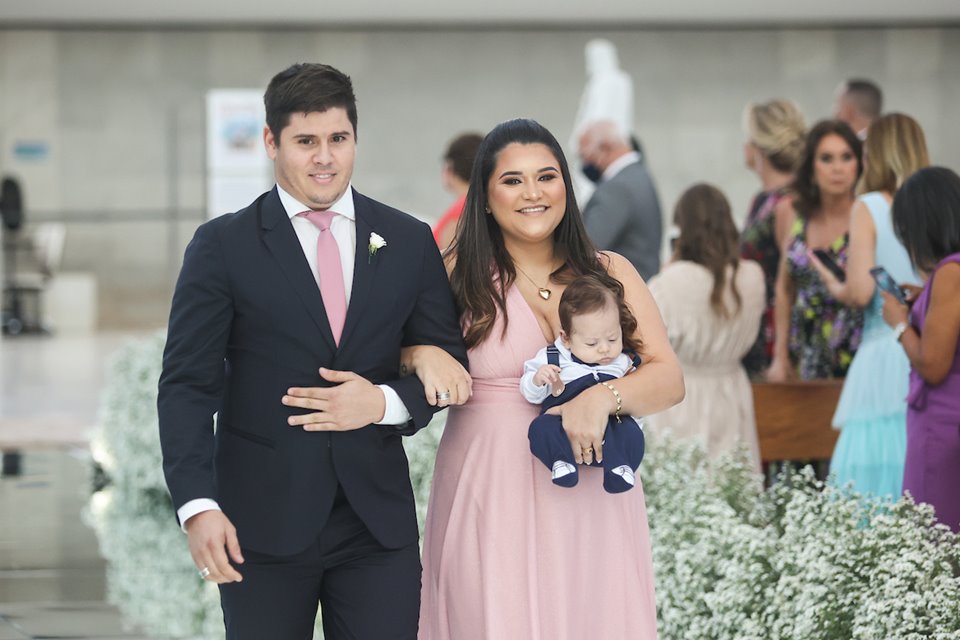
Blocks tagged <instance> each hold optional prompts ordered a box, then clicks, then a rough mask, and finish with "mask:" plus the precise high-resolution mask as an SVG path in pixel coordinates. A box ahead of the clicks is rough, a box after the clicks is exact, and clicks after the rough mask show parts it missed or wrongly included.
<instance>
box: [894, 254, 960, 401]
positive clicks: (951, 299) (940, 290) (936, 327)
mask: <svg viewBox="0 0 960 640" xmlns="http://www.w3.org/2000/svg"><path fill="white" fill-rule="evenodd" d="M932 286H933V289H932V290H931V291H930V307H929V308H928V310H927V317H926V322H924V324H923V335H922V336H921V335H918V334H917V332H916V330H915V329H914V328H913V327H908V328H907V330H906V331H904V332H903V335H902V336H901V338H900V342H901V344H902V345H903V349H904V351H906V353H907V358H909V359H910V365H911V366H912V367H913V369H914V370H915V371H916V372H917V373H918V374H920V377H921V378H923V379H924V380H925V381H926V382H928V383H929V384H931V385H937V384H940V383H941V382H943V381H944V380H945V379H946V377H947V374H949V373H950V369H951V368H952V367H953V359H954V356H955V355H956V353H957V340H958V338H960V265H958V264H956V263H952V264H946V265H944V266H943V267H941V268H940V269H939V270H938V271H937V273H936V274H935V276H934V279H933V285H932ZM883 298H884V305H883V319H884V320H886V321H887V324H889V325H890V326H896V325H897V324H899V323H900V322H907V313H908V312H907V307H906V306H904V305H902V304H900V303H899V302H898V301H897V300H896V299H895V298H894V297H893V296H891V295H890V294H888V293H887V292H883Z"/></svg>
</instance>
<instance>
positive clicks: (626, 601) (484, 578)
mask: <svg viewBox="0 0 960 640" xmlns="http://www.w3.org/2000/svg"><path fill="white" fill-rule="evenodd" d="M507 313H508V316H509V318H510V322H509V324H508V331H507V333H506V335H505V336H502V338H501V325H500V324H499V323H498V326H496V327H495V328H494V331H493V333H492V334H491V336H490V338H488V339H487V340H486V342H484V343H483V344H482V345H480V346H479V347H477V348H475V349H473V350H472V351H471V352H470V368H471V373H472V375H473V378H474V388H473V389H474V393H473V397H472V398H471V399H470V401H469V402H468V403H467V404H465V405H464V406H462V407H453V408H451V409H450V415H449V417H448V419H447V426H446V430H445V431H444V434H443V438H442V440H441V442H440V447H439V450H438V452H437V462H436V468H435V470H434V477H433V492H432V494H431V497H430V505H429V510H428V512H427V522H426V529H425V534H424V548H423V592H422V604H421V610H420V634H419V638H420V640H474V639H476V640H480V639H484V640H515V639H516V640H528V639H529V640H538V639H540V638H543V639H544V640H546V639H550V640H567V639H569V640H573V639H581V638H610V639H616V640H621V639H626V638H636V639H638V640H647V639H654V638H656V637H657V630H656V605H655V601H654V586H653V566H652V561H651V552H650V537H649V532H648V528H647V512H646V505H645V503H644V498H643V487H642V485H641V484H639V477H638V484H637V486H636V487H634V488H633V489H631V490H629V491H626V492H624V493H620V494H609V493H606V492H605V491H604V490H603V487H602V483H603V471H602V469H599V468H592V467H591V468H587V467H581V468H580V482H579V484H578V485H577V486H576V487H573V488H562V487H558V486H556V485H554V484H553V483H552V482H551V481H550V471H549V470H548V469H547V468H546V467H545V466H543V464H541V463H540V462H539V461H538V460H537V459H536V458H534V457H533V455H532V454H531V453H530V446H529V442H528V440H527V427H528V426H529V424H530V421H531V420H532V419H533V418H534V417H535V416H536V415H537V413H538V409H537V407H535V406H534V405H531V404H529V403H528V402H527V401H526V400H525V399H524V398H523V396H521V395H520V390H519V380H520V376H521V374H522V371H523V363H524V362H525V361H526V360H527V359H528V358H530V357H532V356H533V355H534V354H535V353H536V352H537V350H538V349H540V348H541V347H543V346H544V345H545V343H546V341H545V340H544V337H543V335H542V333H541V331H540V327H539V325H538V323H537V321H536V318H535V317H534V316H533V313H532V311H531V310H530V308H529V307H528V306H527V304H526V302H525V301H524V300H523V298H522V296H521V295H520V293H519V292H518V291H517V290H516V289H515V288H511V289H510V291H509V292H508V295H507Z"/></svg>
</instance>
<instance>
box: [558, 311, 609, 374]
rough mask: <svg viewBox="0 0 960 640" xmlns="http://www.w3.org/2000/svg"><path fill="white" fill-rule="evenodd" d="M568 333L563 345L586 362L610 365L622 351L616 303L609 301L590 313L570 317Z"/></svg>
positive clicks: (563, 337) (564, 336)
mask: <svg viewBox="0 0 960 640" xmlns="http://www.w3.org/2000/svg"><path fill="white" fill-rule="evenodd" d="M570 324H571V327H570V329H571V331H570V335H569V336H568V335H563V336H562V339H563V346H565V347H566V348H567V349H570V352H571V353H573V355H575V356H577V357H578V358H580V359H581V360H583V361H584V362H587V363H596V364H609V363H610V362H612V361H613V359H614V358H616V357H617V356H618V355H620V353H621V352H622V351H623V331H622V330H621V329H620V314H619V313H618V312H617V307H616V305H613V304H608V305H606V306H605V307H604V308H603V309H600V310H598V311H594V312H593V313H585V314H582V315H579V316H576V317H574V318H572V319H571V322H570Z"/></svg>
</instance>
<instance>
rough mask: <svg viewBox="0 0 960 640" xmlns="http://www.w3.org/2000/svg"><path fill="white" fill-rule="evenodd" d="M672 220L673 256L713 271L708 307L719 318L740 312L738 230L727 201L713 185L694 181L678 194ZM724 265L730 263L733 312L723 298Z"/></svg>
mask: <svg viewBox="0 0 960 640" xmlns="http://www.w3.org/2000/svg"><path fill="white" fill-rule="evenodd" d="M673 223H674V224H675V225H677V227H678V228H679V229H680V237H679V238H677V248H676V252H677V258H678V259H679V260H689V261H690V262H695V263H697V264H699V265H702V266H704V267H706V269H707V270H708V271H709V272H710V273H711V274H712V275H713V291H712V292H711V293H710V307H711V308H712V309H713V312H714V313H715V314H716V315H717V316H718V317H720V318H729V317H731V316H734V315H737V314H738V313H740V309H741V307H743V300H742V299H741V297H740V291H739V290H738V289H737V268H738V267H739V266H740V233H739V232H738V231H737V225H736V224H735V223H734V222H733V215H731V213H730V203H729V202H728V201H727V198H726V196H724V195H723V192H721V191H720V190H719V189H717V188H716V187H714V186H712V185H709V184H705V183H702V182H701V183H699V184H695V185H693V186H692V187H690V188H689V189H687V190H686V191H684V192H683V195H681V196H680V199H679V200H677V206H676V207H675V208H674V210H673ZM727 267H733V271H732V273H731V275H730V287H731V288H732V289H733V299H734V302H735V304H736V308H735V309H734V310H733V313H731V312H730V309H727V306H726V304H724V302H723V293H724V290H725V289H726V281H727Z"/></svg>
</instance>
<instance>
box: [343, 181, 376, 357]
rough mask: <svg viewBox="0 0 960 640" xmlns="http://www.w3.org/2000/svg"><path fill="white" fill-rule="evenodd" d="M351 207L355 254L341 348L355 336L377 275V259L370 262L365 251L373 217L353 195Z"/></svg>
mask: <svg viewBox="0 0 960 640" xmlns="http://www.w3.org/2000/svg"><path fill="white" fill-rule="evenodd" d="M353 207H354V213H355V214H356V225H357V252H356V256H355V258H354V263H353V288H352V290H351V292H350V304H349V305H348V306H347V318H346V321H345V322H344V325H343V334H342V335H341V336H340V344H341V345H343V344H344V343H345V342H346V341H347V340H348V339H349V338H350V336H351V335H352V334H353V333H354V331H355V329H356V326H357V323H358V322H359V321H360V317H361V315H362V314H363V312H364V310H366V307H367V301H368V299H369V297H370V288H371V286H372V284H373V278H374V275H375V274H376V272H377V264H378V262H379V260H378V259H377V258H378V256H373V257H372V258H371V256H370V251H369V248H368V245H369V242H370V234H371V233H373V232H375V231H376V227H375V225H376V214H375V212H374V211H373V208H372V207H371V206H370V203H369V202H368V201H367V199H366V198H364V197H363V196H362V195H360V194H358V193H357V192H356V191H354V192H353Z"/></svg>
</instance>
